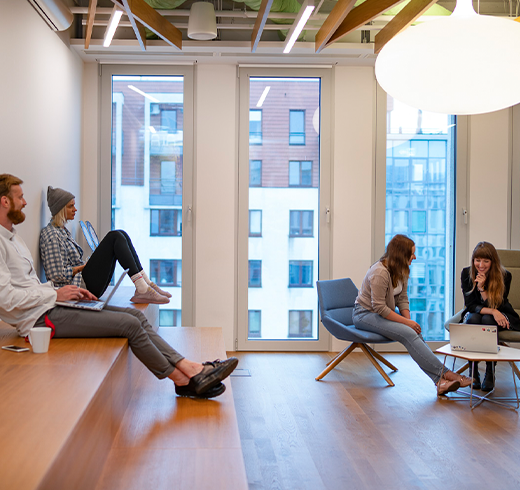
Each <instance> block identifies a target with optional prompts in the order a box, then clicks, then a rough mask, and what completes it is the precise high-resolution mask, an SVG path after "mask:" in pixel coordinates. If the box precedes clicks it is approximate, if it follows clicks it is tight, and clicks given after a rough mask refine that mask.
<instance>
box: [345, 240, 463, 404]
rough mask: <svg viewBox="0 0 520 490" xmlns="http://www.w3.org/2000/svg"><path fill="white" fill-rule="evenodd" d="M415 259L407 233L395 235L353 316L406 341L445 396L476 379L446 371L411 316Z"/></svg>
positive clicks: (368, 278)
mask: <svg viewBox="0 0 520 490" xmlns="http://www.w3.org/2000/svg"><path fill="white" fill-rule="evenodd" d="M415 258H416V257H415V243H414V242H413V240H411V239H410V238H408V237H407V236H405V235H395V236H394V237H393V238H392V239H391V240H390V242H389V243H388V245H387V247H386V252H385V254H384V255H383V256H382V257H381V258H380V259H379V260H378V261H377V262H376V263H375V264H374V265H373V266H372V267H370V269H369V270H368V272H367V274H366V276H365V279H363V283H362V284H361V288H360V290H359V293H358V296H357V298H356V306H355V308H354V313H353V315H352V319H353V320H354V325H355V326H356V328H359V329H360V330H368V331H369V332H375V333H378V334H380V335H384V336H385V337H387V338H389V339H392V340H395V341H397V342H400V343H401V344H403V345H404V346H405V347H406V349H407V350H408V352H409V353H410V355H411V356H412V358H413V360H414V361H415V362H416V363H417V364H418V365H419V367H420V368H421V369H422V370H423V371H424V372H425V373H426V374H427V375H428V376H429V377H430V378H431V379H432V380H433V382H434V383H435V384H436V385H437V394H438V395H444V394H445V393H447V392H448V391H456V390H457V389H458V388H459V387H466V386H469V385H470V384H471V383H472V381H473V380H472V379H471V378H468V377H466V376H461V375H459V374H456V373H454V372H452V371H449V370H446V368H445V367H444V366H443V364H442V363H441V362H440V361H439V359H437V357H435V355H434V354H433V352H432V351H431V350H430V348H429V347H428V345H426V343H425V342H424V340H423V338H422V336H421V326H420V325H419V324H418V323H417V322H414V321H413V320H412V319H411V317H410V304H409V301H408V295H407V293H406V290H407V287H408V275H409V273H410V265H411V263H412V261H413V260H414V259H415ZM396 307H397V308H398V309H399V313H397V312H396Z"/></svg>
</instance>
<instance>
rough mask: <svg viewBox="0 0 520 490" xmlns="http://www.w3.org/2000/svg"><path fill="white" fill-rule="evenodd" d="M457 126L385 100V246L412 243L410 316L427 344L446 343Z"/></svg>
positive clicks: (445, 118) (441, 116) (438, 116)
mask: <svg viewBox="0 0 520 490" xmlns="http://www.w3.org/2000/svg"><path fill="white" fill-rule="evenodd" d="M455 124H456V119H455V117H454V116H448V115H444V114H433V113H426V112H423V111H420V110H417V109H412V108H410V107H407V106H405V105H404V104H401V103H400V102H398V101H395V100H393V99H392V98H391V97H388V111H387V154H386V219H385V221H386V223H385V245H386V244H387V243H388V242H389V241H390V239H391V238H392V237H393V236H394V235H395V234H397V233H402V234H405V235H407V236H409V237H410V238H411V239H412V240H413V241H414V242H415V245H416V252H415V255H416V257H417V259H416V260H415V261H414V262H413V263H412V265H411V267H410V277H409V281H408V296H409V298H410V313H411V317H412V319H413V320H415V321H417V322H418V323H419V324H420V325H421V327H422V329H423V336H424V337H425V339H427V340H444V321H445V320H446V319H447V315H446V310H447V309H449V308H447V305H448V304H449V301H450V299H449V297H448V295H452V294H453V291H452V290H451V281H450V280H449V279H447V277H448V276H449V274H448V272H449V270H450V268H451V267H452V264H453V260H454V259H453V255H452V254H453V250H454V248H455V247H454V235H455V219H454V209H455V206H454V202H455V192H454V189H455V177H454V176H455V134H456V133H455ZM448 284H449V285H450V287H447V285H448ZM448 316H449V315H448Z"/></svg>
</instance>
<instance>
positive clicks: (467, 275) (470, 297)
mask: <svg viewBox="0 0 520 490" xmlns="http://www.w3.org/2000/svg"><path fill="white" fill-rule="evenodd" d="M511 278H512V276H511V272H509V271H506V275H505V277H504V283H505V291H504V298H503V300H502V304H501V305H500V306H499V307H498V308H497V310H498V311H500V312H501V313H503V314H504V315H506V316H507V319H508V320H509V323H510V324H511V325H515V326H516V325H518V326H520V317H519V316H518V314H517V313H516V311H515V310H514V308H513V307H512V306H511V303H510V302H509V300H508V299H507V298H508V296H509V288H510V287H511ZM460 284H461V287H462V295H463V296H464V311H463V312H462V320H463V321H464V317H465V316H466V314H467V313H480V310H482V308H488V304H487V301H484V300H483V299H482V296H481V295H480V293H479V292H478V290H477V288H476V287H475V288H473V281H472V279H471V267H465V268H464V269H462V273H461V275H460Z"/></svg>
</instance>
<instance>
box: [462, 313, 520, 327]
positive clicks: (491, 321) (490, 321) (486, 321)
mask: <svg viewBox="0 0 520 490" xmlns="http://www.w3.org/2000/svg"><path fill="white" fill-rule="evenodd" d="M506 317H507V316H506ZM507 319H508V320H509V326H510V330H516V331H518V330H520V325H518V324H517V323H512V322H511V320H510V319H509V318H507ZM464 323H471V324H474V325H496V326H497V327H498V331H499V332H502V331H503V330H507V329H505V328H503V327H501V326H499V325H498V324H497V322H496V320H495V317H494V316H493V315H481V314H480V313H467V314H466V316H465V317H464Z"/></svg>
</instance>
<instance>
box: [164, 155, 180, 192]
mask: <svg viewBox="0 0 520 490" xmlns="http://www.w3.org/2000/svg"><path fill="white" fill-rule="evenodd" d="M176 179H177V167H176V162H174V161H171V160H166V161H163V162H161V194H174V192H175V181H176Z"/></svg>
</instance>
